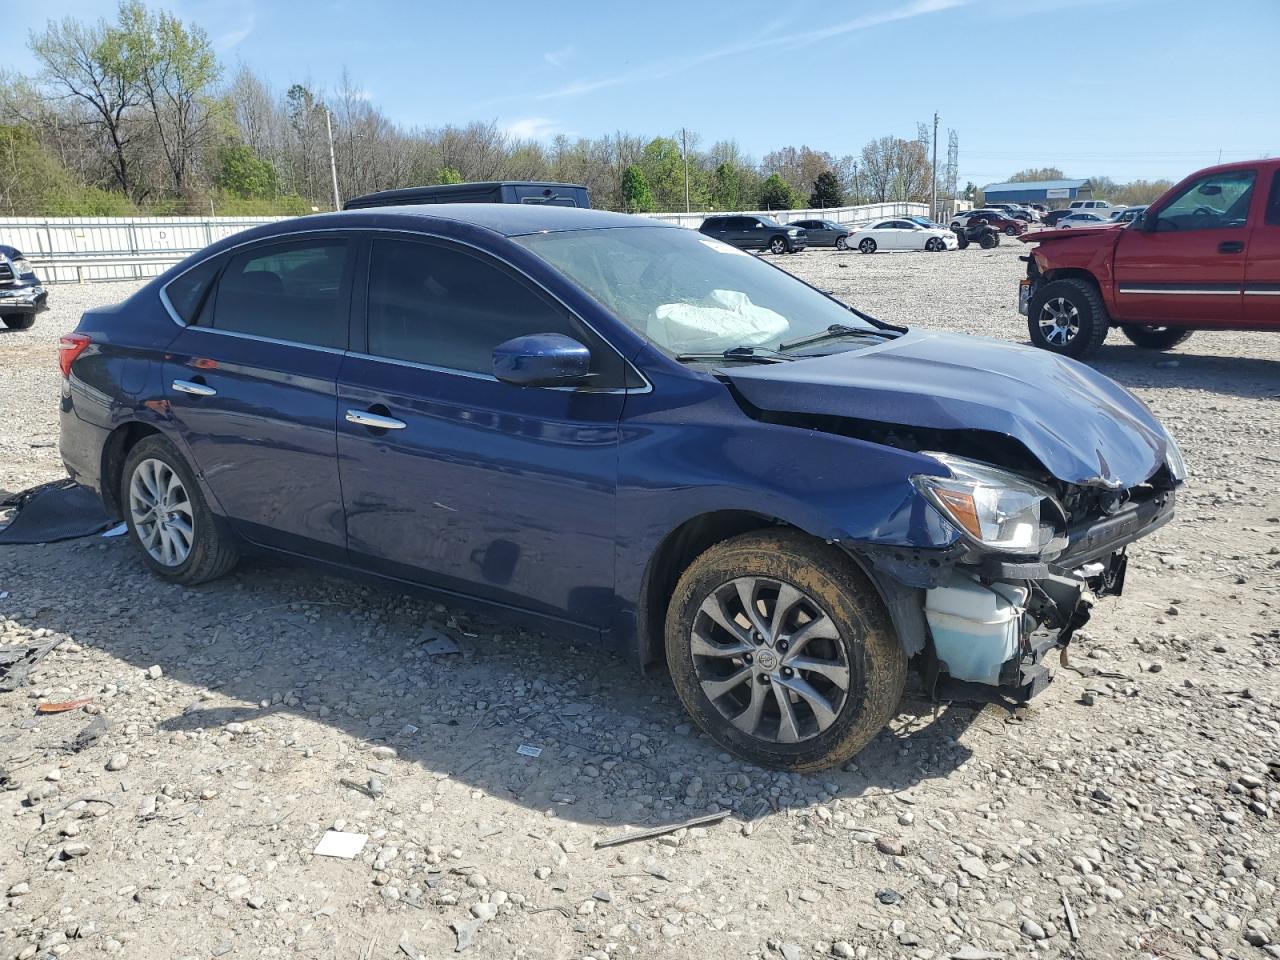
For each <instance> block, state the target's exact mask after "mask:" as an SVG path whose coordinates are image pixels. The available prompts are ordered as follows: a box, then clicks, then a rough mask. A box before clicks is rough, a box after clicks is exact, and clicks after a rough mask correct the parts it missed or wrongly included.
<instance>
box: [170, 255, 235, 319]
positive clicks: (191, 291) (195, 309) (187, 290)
mask: <svg viewBox="0 0 1280 960" xmlns="http://www.w3.org/2000/svg"><path fill="white" fill-rule="evenodd" d="M224 261H225V258H223V257H212V258H210V259H208V260H206V261H205V262H204V263H200V264H197V265H196V266H194V267H192V268H191V269H190V270H188V271H187V272H186V273H184V274H182V275H180V276H178V277H175V278H174V279H173V280H170V281H169V283H168V284H166V285H165V288H164V294H165V296H166V297H168V299H169V306H170V307H172V308H173V312H174V313H176V314H177V315H178V316H179V317H180V318H181V319H182V322H183V323H186V324H193V323H196V322H198V318H199V316H200V312H201V310H202V308H203V307H204V306H205V304H206V303H207V302H208V300H209V291H210V290H212V289H213V281H214V279H215V278H216V277H217V276H218V270H219V269H221V267H222V264H223V263H224ZM205 321H206V322H208V317H207V316H206V317H205Z"/></svg>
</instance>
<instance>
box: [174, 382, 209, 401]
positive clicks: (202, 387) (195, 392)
mask: <svg viewBox="0 0 1280 960" xmlns="http://www.w3.org/2000/svg"><path fill="white" fill-rule="evenodd" d="M173 389H175V390H177V391H178V392H179V393H189V394H191V396H193V397H216V396H217V395H218V391H217V390H215V389H213V387H210V386H207V385H206V384H203V383H193V382H192V381H190V380H175V381H173Z"/></svg>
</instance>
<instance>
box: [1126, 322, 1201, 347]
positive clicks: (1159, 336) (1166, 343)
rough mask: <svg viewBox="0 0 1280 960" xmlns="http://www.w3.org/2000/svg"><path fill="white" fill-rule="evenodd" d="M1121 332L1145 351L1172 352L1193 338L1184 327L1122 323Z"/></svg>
mask: <svg viewBox="0 0 1280 960" xmlns="http://www.w3.org/2000/svg"><path fill="white" fill-rule="evenodd" d="M1120 330H1121V332H1122V333H1123V334H1124V335H1125V336H1126V337H1128V338H1129V341H1130V342H1131V343H1132V344H1133V345H1134V346H1136V347H1142V348H1143V349H1144V350H1172V349H1173V348H1174V347H1176V346H1177V345H1178V344H1180V343H1185V342H1186V341H1187V340H1188V339H1190V337H1191V331H1190V330H1185V329H1183V328H1182V327H1158V326H1150V325H1147V324H1141V323H1122V324H1120Z"/></svg>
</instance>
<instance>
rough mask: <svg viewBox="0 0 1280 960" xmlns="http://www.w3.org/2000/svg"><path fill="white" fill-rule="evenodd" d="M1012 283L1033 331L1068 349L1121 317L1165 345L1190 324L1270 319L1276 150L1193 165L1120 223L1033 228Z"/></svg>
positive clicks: (1275, 298)
mask: <svg viewBox="0 0 1280 960" xmlns="http://www.w3.org/2000/svg"><path fill="white" fill-rule="evenodd" d="M1018 239H1020V240H1021V241H1022V242H1023V243H1032V244H1036V245H1037V246H1036V248H1035V249H1034V250H1033V251H1032V252H1031V255H1030V256H1028V257H1023V259H1024V260H1026V261H1027V276H1026V279H1024V280H1023V281H1022V282H1021V286H1020V289H1019V294H1018V312H1019V313H1022V314H1023V315H1025V316H1026V318H1027V328H1028V330H1029V332H1030V335H1031V342H1032V343H1033V344H1035V345H1036V346H1037V347H1043V348H1044V349H1046V350H1052V351H1053V352H1054V353H1061V354H1065V355H1067V356H1069V357H1075V358H1077V359H1079V358H1081V357H1087V356H1088V355H1089V354H1091V353H1093V352H1094V351H1095V350H1097V349H1098V347H1100V346H1102V341H1103V340H1105V339H1106V336H1107V331H1108V330H1109V329H1110V328H1111V327H1113V326H1114V327H1119V328H1120V330H1121V331H1122V332H1123V333H1124V335H1125V336H1126V337H1128V338H1129V339H1130V340H1131V341H1133V342H1134V343H1135V344H1137V345H1138V346H1140V347H1148V348H1150V349H1154V350H1167V349H1169V348H1170V347H1173V346H1176V345H1177V344H1179V343H1182V342H1183V341H1184V340H1186V339H1187V337H1189V336H1191V331H1192V330H1276V331H1280V160H1257V161H1253V162H1251V163H1230V164H1223V165H1222V166H1217V167H1209V168H1208V169H1205V170H1201V171H1200V172H1198V173H1194V174H1192V175H1191V176H1190V177H1188V178H1187V179H1185V180H1183V181H1182V182H1181V183H1179V184H1178V185H1177V186H1175V187H1173V188H1172V189H1171V190H1169V192H1168V193H1166V194H1165V195H1164V196H1162V197H1161V198H1160V199H1159V200H1157V201H1156V202H1155V203H1153V204H1152V205H1151V206H1150V207H1149V208H1148V209H1147V210H1146V212H1145V213H1144V214H1143V215H1142V216H1141V217H1139V218H1138V219H1137V220H1135V221H1133V222H1132V223H1130V224H1129V225H1128V226H1125V227H1123V228H1116V227H1113V226H1111V227H1105V228H1101V229H1094V228H1089V227H1084V228H1081V227H1077V228H1075V229H1072V230H1042V231H1040V232H1038V233H1033V234H1029V235H1027V236H1023V237H1019V238H1018Z"/></svg>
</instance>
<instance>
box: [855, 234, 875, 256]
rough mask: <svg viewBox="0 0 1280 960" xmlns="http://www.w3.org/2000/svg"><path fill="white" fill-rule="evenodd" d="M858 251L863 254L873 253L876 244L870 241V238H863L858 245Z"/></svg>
mask: <svg viewBox="0 0 1280 960" xmlns="http://www.w3.org/2000/svg"><path fill="white" fill-rule="evenodd" d="M858 249H859V250H861V251H862V252H863V253H875V252H876V242H875V241H874V240H872V239H871V238H870V237H863V238H862V242H861V243H859V244H858Z"/></svg>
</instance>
